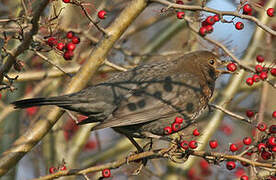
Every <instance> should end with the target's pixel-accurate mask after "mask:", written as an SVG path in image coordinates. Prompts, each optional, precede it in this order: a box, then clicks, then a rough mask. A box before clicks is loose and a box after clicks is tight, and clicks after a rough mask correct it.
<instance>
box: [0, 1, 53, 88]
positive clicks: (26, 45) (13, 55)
mask: <svg viewBox="0 0 276 180" xmlns="http://www.w3.org/2000/svg"><path fill="white" fill-rule="evenodd" d="M49 1H50V0H43V1H40V3H39V7H38V8H37V9H36V11H35V13H34V14H33V18H32V20H31V23H32V29H31V30H30V31H29V32H27V33H26V34H25V36H24V40H23V41H22V43H21V44H20V45H19V46H18V47H17V48H15V49H13V50H12V51H11V54H10V55H9V56H8V58H7V60H6V62H5V64H4V65H2V66H1V68H0V83H1V82H2V81H3V77H4V74H6V73H8V72H9V70H10V68H11V67H12V65H13V64H14V63H15V61H16V57H17V56H18V55H20V54H21V53H23V52H24V51H25V50H27V49H28V48H29V46H30V44H31V41H32V39H33V36H34V35H35V34H36V33H37V32H38V28H39V25H38V21H39V18H40V15H41V14H42V13H43V11H44V9H45V8H46V6H47V5H48V3H49Z"/></svg>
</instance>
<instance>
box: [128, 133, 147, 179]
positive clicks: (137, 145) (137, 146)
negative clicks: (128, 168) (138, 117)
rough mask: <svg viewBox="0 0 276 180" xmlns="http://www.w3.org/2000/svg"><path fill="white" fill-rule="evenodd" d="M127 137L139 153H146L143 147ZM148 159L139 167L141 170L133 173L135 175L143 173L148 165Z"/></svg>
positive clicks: (143, 160)
mask: <svg viewBox="0 0 276 180" xmlns="http://www.w3.org/2000/svg"><path fill="white" fill-rule="evenodd" d="M126 137H127V138H128V139H129V140H130V142H131V143H132V144H133V145H134V146H135V147H136V149H137V151H138V153H141V152H144V150H143V148H141V146H140V145H139V144H138V143H137V142H136V141H135V140H134V139H133V138H132V137H131V136H128V135H126ZM147 161H148V160H147V159H145V158H144V159H142V164H141V165H140V166H139V168H138V169H137V170H135V172H134V173H133V175H137V174H139V172H140V171H141V169H142V168H143V166H146V164H147ZM127 162H128V157H127Z"/></svg>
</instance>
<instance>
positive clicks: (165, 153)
mask: <svg viewBox="0 0 276 180" xmlns="http://www.w3.org/2000/svg"><path fill="white" fill-rule="evenodd" d="M190 155H192V156H198V157H202V158H204V159H206V160H208V162H213V163H219V162H222V161H225V160H236V161H240V162H245V163H247V164H249V165H251V166H254V167H262V168H269V169H271V170H272V171H275V172H276V167H275V166H273V164H272V163H271V164H270V163H263V162H257V161H252V160H250V159H247V158H244V157H241V156H240V155H232V154H225V153H220V152H206V151H193V150H187V151H182V150H181V149H180V148H179V146H177V145H172V146H171V147H169V148H164V149H158V150H151V151H146V152H142V153H138V154H134V155H130V156H128V157H124V158H122V159H119V160H117V161H114V162H110V163H106V164H102V165H96V166H92V167H88V168H84V169H72V170H66V171H59V172H56V173H53V174H49V175H46V176H43V177H40V178H36V179H33V180H48V179H54V178H58V177H62V176H72V175H85V174H87V173H91V172H97V171H101V170H103V169H115V168H119V167H120V166H122V165H124V164H127V163H129V162H135V161H136V162H137V161H138V160H142V159H157V158H168V159H172V158H175V157H176V158H178V157H179V162H181V160H184V161H185V159H186V158H187V157H188V156H190ZM173 156H174V157H173Z"/></svg>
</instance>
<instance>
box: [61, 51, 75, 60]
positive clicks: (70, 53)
mask: <svg viewBox="0 0 276 180" xmlns="http://www.w3.org/2000/svg"><path fill="white" fill-rule="evenodd" d="M73 56H74V52H73V51H70V50H67V51H65V52H64V54H63V58H64V59H65V60H71V59H72V58H73Z"/></svg>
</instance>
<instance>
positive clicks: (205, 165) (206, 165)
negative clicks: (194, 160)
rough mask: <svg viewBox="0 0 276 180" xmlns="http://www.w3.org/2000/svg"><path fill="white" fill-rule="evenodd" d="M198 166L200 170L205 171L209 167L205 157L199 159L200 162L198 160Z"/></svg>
mask: <svg viewBox="0 0 276 180" xmlns="http://www.w3.org/2000/svg"><path fill="white" fill-rule="evenodd" d="M199 166H200V168H201V169H202V170H204V171H206V170H208V169H209V166H210V165H209V163H208V161H206V160H205V159H201V160H200V162H199Z"/></svg>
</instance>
